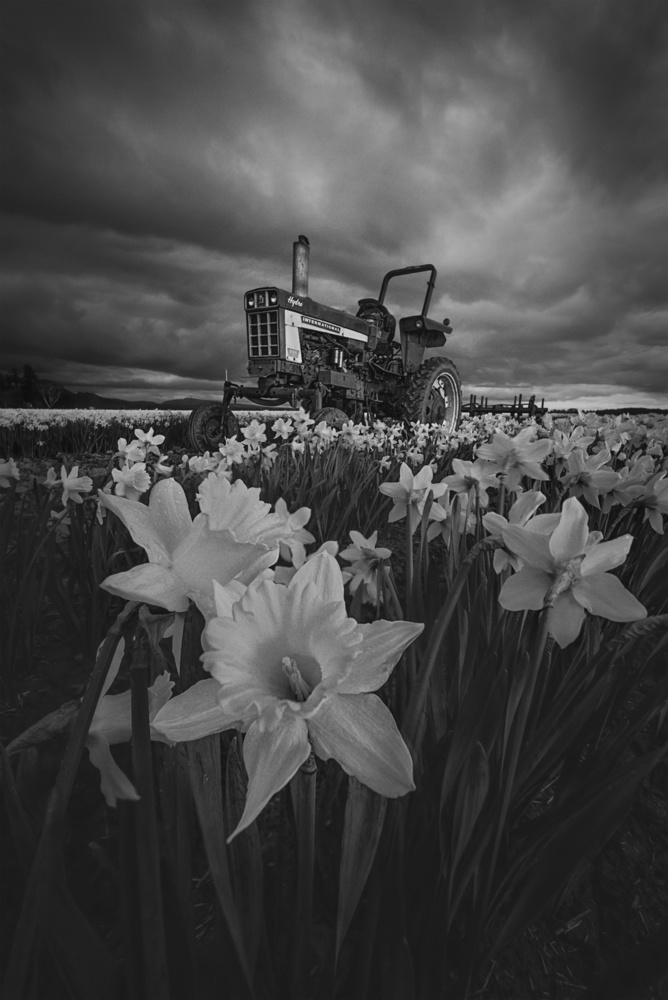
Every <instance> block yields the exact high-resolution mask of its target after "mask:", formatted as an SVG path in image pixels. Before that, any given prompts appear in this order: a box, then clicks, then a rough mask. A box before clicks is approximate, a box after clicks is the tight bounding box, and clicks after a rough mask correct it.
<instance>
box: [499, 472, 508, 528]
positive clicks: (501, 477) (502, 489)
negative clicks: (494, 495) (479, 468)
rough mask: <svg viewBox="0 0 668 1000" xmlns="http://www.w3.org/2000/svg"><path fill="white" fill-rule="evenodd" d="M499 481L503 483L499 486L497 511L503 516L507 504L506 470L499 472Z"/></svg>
mask: <svg viewBox="0 0 668 1000" xmlns="http://www.w3.org/2000/svg"><path fill="white" fill-rule="evenodd" d="M499 482H500V483H501V485H500V487H499V506H498V507H497V512H498V513H499V514H501V516H502V517H503V508H504V507H505V504H506V474H505V472H500V473H499Z"/></svg>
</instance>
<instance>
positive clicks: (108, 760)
mask: <svg viewBox="0 0 668 1000" xmlns="http://www.w3.org/2000/svg"><path fill="white" fill-rule="evenodd" d="M86 747H87V749H88V753H89V755H90V759H91V763H92V764H93V765H94V766H95V767H96V768H97V769H98V771H99V772H100V787H101V789H102V794H103V795H104V798H105V801H106V803H107V805H108V806H111V808H115V807H116V802H117V800H118V799H128V800H129V801H130V802H137V801H138V799H139V795H138V794H137V789H136V788H135V786H134V785H133V784H132V782H131V781H130V779H129V778H128V776H127V775H126V774H124V773H123V771H121V769H120V767H119V766H118V764H117V763H116V761H115V760H114V758H113V757H112V755H111V748H110V746H109V743H108V742H107V740H106V739H105V738H104V736H101V735H100V734H99V733H89V734H88V737H87V739H86Z"/></svg>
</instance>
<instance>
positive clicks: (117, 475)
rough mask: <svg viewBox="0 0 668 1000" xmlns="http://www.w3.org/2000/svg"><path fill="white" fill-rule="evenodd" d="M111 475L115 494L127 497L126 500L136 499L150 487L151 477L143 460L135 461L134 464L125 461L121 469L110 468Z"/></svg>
mask: <svg viewBox="0 0 668 1000" xmlns="http://www.w3.org/2000/svg"><path fill="white" fill-rule="evenodd" d="M111 477H112V479H113V480H114V483H115V486H114V493H115V494H116V496H119V497H127V499H128V500H137V499H138V498H139V497H140V496H141V494H142V493H146V490H150V488H151V477H150V476H149V474H148V472H147V471H146V463H145V462H135V463H134V465H130V464H129V463H128V462H126V463H125V465H124V466H123V468H122V469H112V470H111Z"/></svg>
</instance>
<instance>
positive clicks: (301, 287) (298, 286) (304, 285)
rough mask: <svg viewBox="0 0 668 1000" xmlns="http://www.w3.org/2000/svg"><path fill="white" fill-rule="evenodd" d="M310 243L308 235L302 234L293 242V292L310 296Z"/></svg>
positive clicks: (304, 296)
mask: <svg viewBox="0 0 668 1000" xmlns="http://www.w3.org/2000/svg"><path fill="white" fill-rule="evenodd" d="M309 253H310V244H309V241H308V237H307V236H300V237H299V239H298V240H297V242H296V243H293V244H292V294H293V295H301V296H302V297H303V298H306V297H307V296H308V259H309Z"/></svg>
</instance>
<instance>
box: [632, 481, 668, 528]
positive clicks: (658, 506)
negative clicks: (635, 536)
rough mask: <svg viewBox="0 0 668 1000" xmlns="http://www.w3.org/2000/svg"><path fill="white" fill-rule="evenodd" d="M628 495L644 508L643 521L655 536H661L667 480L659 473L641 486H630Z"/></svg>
mask: <svg viewBox="0 0 668 1000" xmlns="http://www.w3.org/2000/svg"><path fill="white" fill-rule="evenodd" d="M628 492H629V494H630V495H631V497H633V499H634V502H635V503H637V504H638V506H640V507H644V508H645V516H644V517H643V521H649V523H650V524H651V525H652V527H653V528H654V530H655V531H656V532H657V534H659V535H662V534H663V517H664V515H665V514H668V479H667V478H666V473H665V472H659V473H657V475H656V476H652V478H651V479H650V480H649V481H648V482H647V483H645V484H644V485H642V486H632V487H630V489H629V491H628Z"/></svg>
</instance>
